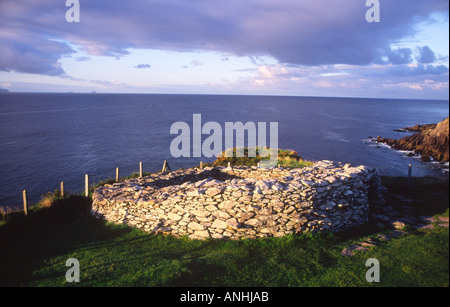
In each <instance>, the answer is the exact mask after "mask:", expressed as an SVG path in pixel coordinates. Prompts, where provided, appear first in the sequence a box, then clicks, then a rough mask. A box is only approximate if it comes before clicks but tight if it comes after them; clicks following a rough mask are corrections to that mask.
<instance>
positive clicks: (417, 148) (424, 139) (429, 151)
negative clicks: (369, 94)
mask: <svg viewBox="0 0 450 307" xmlns="http://www.w3.org/2000/svg"><path fill="white" fill-rule="evenodd" d="M396 130H397V131H414V132H417V133H416V134H414V135H411V136H406V137H404V138H402V139H400V140H393V139H388V138H382V137H380V136H378V137H377V138H376V142H378V143H385V144H387V145H389V146H391V147H393V148H394V149H397V150H407V151H414V152H415V153H416V154H420V155H421V156H422V160H423V161H425V162H428V161H430V157H432V158H433V159H434V160H436V161H441V162H449V147H448V145H449V118H448V117H447V118H446V119H444V120H443V121H441V122H439V123H438V124H425V125H416V126H413V127H407V128H401V129H396Z"/></svg>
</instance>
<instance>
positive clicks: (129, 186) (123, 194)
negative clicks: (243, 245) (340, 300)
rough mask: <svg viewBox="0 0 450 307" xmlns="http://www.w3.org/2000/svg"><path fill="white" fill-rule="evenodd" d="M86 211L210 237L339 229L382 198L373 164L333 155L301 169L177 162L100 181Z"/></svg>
mask: <svg viewBox="0 0 450 307" xmlns="http://www.w3.org/2000/svg"><path fill="white" fill-rule="evenodd" d="M92 199H93V204H92V209H91V213H92V214H93V215H94V216H96V217H99V218H104V219H106V220H107V221H111V222H114V223H118V224H122V223H123V224H127V225H131V226H135V227H138V228H141V229H143V230H145V231H149V232H154V233H165V234H172V235H174V236H177V237H182V236H188V237H189V238H193V239H207V238H215V239H221V238H229V239H240V238H257V237H280V236H284V235H287V234H293V233H302V232H313V233H314V232H319V231H335V232H338V231H342V230H346V229H349V228H353V227H358V226H361V225H364V224H365V223H367V222H368V219H369V211H370V207H371V206H378V205H380V204H382V203H383V201H384V198H383V187H382V185H381V183H380V177H379V175H378V172H377V170H375V169H371V168H368V167H366V166H358V167H353V166H351V165H349V164H346V165H342V164H340V163H335V162H331V161H320V162H316V163H315V164H314V165H313V166H311V167H305V168H301V169H281V168H273V169H261V168H257V167H247V166H238V167H232V168H231V167H215V168H210V167H208V168H205V169H197V168H191V169H182V170H178V171H175V172H171V173H168V174H166V173H157V174H152V175H150V176H148V177H144V178H136V179H129V180H125V181H122V182H117V183H114V184H107V185H104V186H102V187H99V188H97V189H96V190H95V191H94V193H93V196H92Z"/></svg>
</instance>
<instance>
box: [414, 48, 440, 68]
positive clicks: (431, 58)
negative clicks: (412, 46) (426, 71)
mask: <svg viewBox="0 0 450 307" xmlns="http://www.w3.org/2000/svg"><path fill="white" fill-rule="evenodd" d="M418 50H419V54H420V56H419V57H418V58H417V61H418V62H419V63H423V64H428V63H434V62H435V61H436V55H435V54H434V52H433V50H431V49H430V47H428V46H424V47H418Z"/></svg>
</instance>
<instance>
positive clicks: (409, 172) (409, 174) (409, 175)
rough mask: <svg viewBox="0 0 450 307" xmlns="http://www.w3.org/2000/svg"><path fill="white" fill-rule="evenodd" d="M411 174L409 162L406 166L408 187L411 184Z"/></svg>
mask: <svg viewBox="0 0 450 307" xmlns="http://www.w3.org/2000/svg"><path fill="white" fill-rule="evenodd" d="M411 174H412V165H411V164H410V165H409V168H408V187H410V186H411V179H412V178H411Z"/></svg>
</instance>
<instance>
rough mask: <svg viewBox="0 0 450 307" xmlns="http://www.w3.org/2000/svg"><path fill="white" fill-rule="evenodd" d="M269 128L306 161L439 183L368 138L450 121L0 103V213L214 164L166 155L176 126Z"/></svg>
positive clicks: (386, 110)
mask: <svg viewBox="0 0 450 307" xmlns="http://www.w3.org/2000/svg"><path fill="white" fill-rule="evenodd" d="M194 113H200V114H201V115H202V122H203V123H205V122H208V121H215V122H218V123H219V124H221V126H222V127H223V128H224V127H225V122H237V121H241V122H243V123H246V122H249V121H252V122H255V123H257V122H267V123H269V122H278V123H279V131H278V132H279V148H285V149H294V150H296V151H298V152H299V153H300V155H301V156H302V157H303V158H305V159H308V160H322V159H327V160H334V161H342V162H344V163H352V164H355V165H360V164H364V165H368V166H371V167H377V168H378V169H379V171H380V172H381V173H382V174H385V175H407V172H408V164H410V163H412V164H413V175H414V176H425V175H431V176H442V172H441V171H440V170H439V169H438V168H437V167H436V166H435V165H433V164H425V163H422V162H420V161H419V160H418V159H414V158H408V157H405V156H404V155H403V154H401V153H399V152H396V151H394V150H390V149H389V148H386V147H381V148H377V147H376V146H374V145H375V144H373V143H372V142H370V141H368V137H369V136H373V137H376V136H378V135H381V136H383V137H390V138H401V137H403V136H405V135H406V134H405V133H401V132H396V131H393V129H395V128H401V127H406V126H413V125H416V124H424V123H436V122H439V121H441V120H443V119H444V118H446V117H448V116H449V107H448V101H423V100H421V101H419V100H389V99H348V98H345V99H344V98H308V97H273V96H270V97H267V96H215V95H130V94H15V93H8V94H0V206H11V207H14V206H21V203H22V199H21V197H22V196H21V195H22V190H24V189H26V190H27V192H28V195H29V201H30V202H31V203H33V202H36V201H38V200H39V199H40V197H41V195H42V194H44V193H46V192H48V191H53V190H55V189H58V188H59V184H60V182H61V181H64V184H65V189H66V190H67V191H71V192H82V191H83V189H84V175H85V174H89V175H90V178H91V182H93V181H94V182H99V181H100V180H103V179H106V178H114V177H115V169H116V167H120V175H121V176H126V175H130V174H131V173H133V172H137V171H139V162H141V161H142V162H143V166H144V171H159V170H161V168H162V165H163V161H164V160H167V161H168V162H169V165H170V166H171V168H172V169H177V168H180V167H191V166H194V165H198V163H199V161H200V160H202V161H204V162H210V161H213V160H214V159H206V158H204V157H203V158H179V159H175V158H173V157H172V156H171V154H170V143H171V142H172V140H173V139H174V137H175V135H171V134H170V133H169V130H170V127H171V125H172V124H173V123H174V122H176V121H184V122H187V123H189V124H190V125H191V127H192V121H193V120H192V115H193V114H194Z"/></svg>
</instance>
